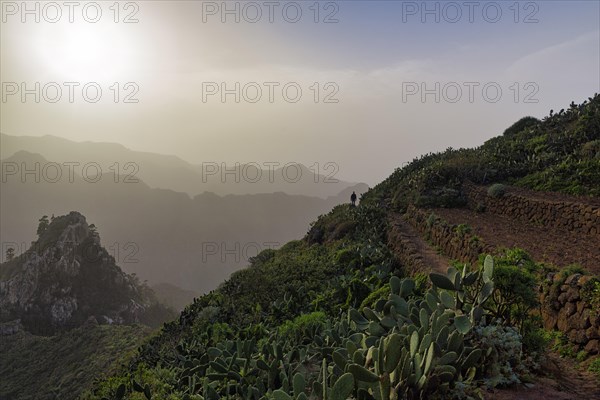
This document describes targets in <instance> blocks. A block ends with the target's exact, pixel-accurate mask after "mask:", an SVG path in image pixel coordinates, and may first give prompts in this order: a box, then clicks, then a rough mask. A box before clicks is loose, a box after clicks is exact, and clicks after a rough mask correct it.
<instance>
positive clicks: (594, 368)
mask: <svg viewBox="0 0 600 400" xmlns="http://www.w3.org/2000/svg"><path fill="white" fill-rule="evenodd" d="M588 371H590V372H593V373H594V374H596V376H597V377H598V379H600V356H598V357H596V358H594V360H593V361H592V362H591V363H590V366H589V367H588Z"/></svg>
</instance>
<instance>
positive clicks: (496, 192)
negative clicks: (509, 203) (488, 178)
mask: <svg viewBox="0 0 600 400" xmlns="http://www.w3.org/2000/svg"><path fill="white" fill-rule="evenodd" d="M487 193H488V196H490V197H493V198H495V199H498V198H500V197H502V196H504V194H505V193H506V186H504V185H503V184H501V183H495V184H493V185H492V186H490V187H489V188H488V191H487Z"/></svg>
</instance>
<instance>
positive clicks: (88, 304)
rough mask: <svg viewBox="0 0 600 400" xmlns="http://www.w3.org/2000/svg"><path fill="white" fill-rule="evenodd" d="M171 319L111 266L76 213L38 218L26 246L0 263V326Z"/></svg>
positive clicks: (53, 328) (43, 330)
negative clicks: (35, 231)
mask: <svg viewBox="0 0 600 400" xmlns="http://www.w3.org/2000/svg"><path fill="white" fill-rule="evenodd" d="M171 316H172V312H170V311H169V310H167V309H166V308H164V307H162V306H160V305H158V304H157V302H156V300H155V298H154V294H153V293H152V291H151V290H150V289H149V288H148V287H146V286H144V285H142V284H140V283H139V282H138V281H137V278H135V277H133V276H130V275H128V274H126V273H124V272H123V271H122V270H121V269H120V268H119V267H118V266H117V265H116V264H115V259H114V257H113V256H111V255H110V254H109V253H108V251H107V250H106V249H105V248H103V247H102V245H101V243H100V236H99V234H98V233H97V232H96V230H95V226H93V225H88V223H87V221H86V219H85V217H84V216H83V215H81V214H80V213H78V212H74V211H73V212H71V213H69V214H68V215H65V216H60V217H56V218H53V219H52V220H48V219H47V217H44V218H42V219H41V220H40V224H39V226H38V239H37V240H36V241H35V242H33V243H32V245H31V247H30V248H29V249H28V250H27V251H26V252H24V253H23V254H21V255H19V256H17V257H15V258H13V259H12V260H10V261H7V262H6V263H3V264H0V322H5V321H11V320H21V322H22V324H23V325H24V327H25V329H27V330H28V331H30V332H33V333H36V334H49V333H54V332H57V331H61V330H64V329H67V328H73V327H77V326H80V325H81V324H83V323H84V322H85V321H86V320H87V319H88V318H90V317H95V318H96V319H98V320H100V321H101V322H103V323H117V324H123V323H126V324H127V323H133V322H146V323H151V324H157V323H161V322H163V321H165V320H167V319H169V318H170V317H171Z"/></svg>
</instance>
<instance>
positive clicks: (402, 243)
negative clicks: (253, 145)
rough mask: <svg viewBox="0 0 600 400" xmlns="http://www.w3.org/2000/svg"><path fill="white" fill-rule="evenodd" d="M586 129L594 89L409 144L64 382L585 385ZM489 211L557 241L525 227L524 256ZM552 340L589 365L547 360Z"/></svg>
mask: <svg viewBox="0 0 600 400" xmlns="http://www.w3.org/2000/svg"><path fill="white" fill-rule="evenodd" d="M599 143H600V96H598V95H596V96H595V97H594V98H593V99H589V101H586V102H584V103H583V104H581V105H575V104H572V105H571V106H570V108H569V109H568V110H566V111H564V110H561V111H560V112H559V113H556V114H552V115H551V116H549V117H548V118H545V119H544V120H543V121H537V120H535V119H532V118H525V119H523V120H521V121H519V122H517V123H516V124H515V125H513V126H512V127H511V128H509V129H507V130H506V131H505V132H504V134H503V135H502V136H500V137H497V138H494V139H491V140H490V141H488V142H486V143H485V144H484V145H482V146H481V147H479V148H476V149H461V150H451V149H449V150H447V151H446V152H444V153H439V154H430V155H427V156H424V157H421V158H419V159H416V160H415V161H413V162H412V163H411V164H409V165H408V166H406V167H404V168H402V169H398V170H397V171H395V172H394V173H393V174H392V175H391V176H390V177H389V178H388V179H387V180H385V181H384V182H382V183H381V184H380V185H378V186H377V187H375V188H374V189H373V190H371V191H369V192H368V193H366V194H365V195H364V196H363V197H362V199H361V204H360V205H359V207H357V208H352V207H349V206H347V205H342V206H338V207H335V208H334V209H333V210H332V211H331V212H330V213H328V214H326V215H323V216H321V217H319V219H318V220H317V221H315V222H314V223H313V224H312V225H311V228H310V230H309V232H308V233H307V235H306V236H305V237H304V238H303V239H302V240H297V241H292V242H289V243H287V244H286V245H285V246H283V247H282V248H281V249H279V250H265V251H263V252H262V253H260V254H259V255H258V256H257V257H254V258H253V259H251V260H250V265H249V267H248V268H246V269H244V270H241V271H238V272H236V273H235V274H233V275H232V276H231V277H230V279H228V280H227V281H226V282H224V283H223V284H222V285H221V286H220V287H219V288H218V289H217V290H215V291H213V292H211V293H209V294H207V295H204V296H202V297H201V298H199V299H196V300H195V301H194V303H193V304H191V305H189V306H188V307H187V308H186V309H185V310H184V311H183V312H182V314H181V315H180V318H179V320H178V321H174V322H171V323H168V324H165V326H164V327H163V330H162V332H161V333H160V334H159V335H157V336H155V337H153V338H152V339H151V340H150V341H149V342H148V343H147V344H146V345H144V346H143V347H142V348H141V349H140V351H139V352H138V353H137V354H136V355H135V357H134V358H133V360H132V362H131V364H130V365H129V366H127V367H124V368H123V369H122V370H121V371H119V372H118V373H117V374H116V375H115V376H114V377H113V378H111V379H110V380H105V381H103V382H102V383H100V384H99V385H97V386H96V387H95V388H94V390H92V391H90V392H89V393H87V394H86V395H84V396H82V398H83V399H100V398H111V399H112V398H115V399H121V398H130V399H141V398H143V397H142V396H143V395H142V393H145V394H144V396H145V397H146V398H157V399H179V398H183V399H207V398H208V399H218V398H221V397H228V398H229V397H234V398H244V399H259V398H262V397H263V396H267V397H274V398H276V399H282V400H283V399H292V398H293V399H301V398H334V399H344V398H348V397H351V398H358V399H384V398H385V399H387V398H390V399H394V398H399V399H425V398H427V399H440V398H443V399H449V398H482V397H485V398H488V397H489V398H497V399H500V398H528V399H529V398H546V399H551V398H555V399H567V398H595V397H600V382H598V383H595V381H594V380H597V379H598V378H597V377H596V378H594V376H593V375H592V373H591V372H593V371H596V373H597V372H598V370H600V368H598V364H600V361H598V356H597V354H598V348H597V346H598V339H600V315H599V314H598V312H597V310H598V307H599V304H600V297H599V296H600V280H598V278H597V277H594V276H593V275H592V274H591V273H590V272H591V271H586V270H585V268H581V267H577V266H568V265H567V264H570V263H571V262H572V260H574V259H576V258H577V257H578V256H581V255H583V254H584V251H585V250H587V251H588V253H590V257H591V258H590V260H592V262H591V263H590V265H591V266H593V265H595V261H594V260H595V259H596V258H595V257H596V255H597V254H596V251H597V250H594V249H597V246H596V247H595V248H589V247H587V246H588V245H589V244H590V243H592V244H593V243H598V240H597V239H598V238H599V235H600V233H599V232H598V230H597V226H598V224H597V223H596V221H597V219H598V218H600V212H599V210H598V207H597V201H598V200H597V198H598V195H599V194H600V193H599V192H598V185H597V182H600V152H599V147H598V146H599ZM500 184H504V186H502V185H500ZM515 186H516V187H515ZM518 187H522V188H528V189H529V190H524V191H520V189H519V188H518ZM482 190H483V197H482V195H481V193H482ZM539 191H554V192H560V193H562V194H561V195H559V194H545V193H542V192H539ZM436 210H437V211H438V212H439V213H440V214H442V211H444V210H448V214H444V215H443V216H438V215H437V214H436V213H435V211H436ZM461 213H462V214H461ZM499 215H504V216H505V218H510V219H512V220H514V221H516V222H515V224H517V223H518V224H520V226H526V225H528V224H538V225H539V226H541V227H542V231H543V230H545V231H547V232H550V233H551V236H549V237H550V238H552V240H555V241H559V242H560V243H559V246H563V248H567V249H573V252H572V253H570V255H569V257H570V258H569V257H563V256H564V255H563V254H562V252H561V251H558V252H554V253H552V252H551V251H550V250H552V249H555V247H554V243H553V242H550V241H549V240H547V239H546V238H545V237H540V238H538V239H537V240H535V238H532V237H531V236H530V235H531V232H529V231H525V232H521V233H520V236H516V237H517V238H523V239H524V238H527V240H523V241H521V240H517V243H514V244H517V245H519V246H521V244H523V245H528V244H531V243H535V244H536V247H535V248H533V250H532V252H533V253H534V257H532V256H530V255H529V254H528V253H527V252H526V251H524V250H523V249H520V248H510V249H507V248H505V246H506V245H510V244H509V243H505V242H503V239H505V238H507V237H509V236H510V235H511V233H510V232H511V231H510V230H508V231H507V232H508V233H503V234H502V235H501V237H500V238H499V239H498V240H494V238H493V236H494V226H493V225H492V226H491V227H490V226H489V224H496V223H499V221H501V220H499V219H498V218H500V217H499ZM465 216H473V218H472V219H470V220H469V221H470V222H471V223H474V224H475V222H477V223H479V222H481V225H476V226H474V227H471V226H469V225H468V224H466V223H464V221H463V220H464V219H465ZM475 216H476V217H475ZM445 218H449V219H450V218H451V219H452V221H451V222H448V221H446V219H445ZM557 221H560V224H559V223H558V222H557ZM588 222H589V223H588ZM486 226H487V227H488V228H487V229H484V227H486ZM475 232H477V233H481V235H485V236H484V237H480V236H478V234H477V233H475ZM561 232H562V233H563V235H561V234H560V233H561ZM565 232H566V233H567V234H564V233H565ZM573 238H577V240H575V241H573V240H572V239H573ZM579 239H581V241H579ZM544 249H545V250H548V251H546V253H547V254H549V258H548V259H547V260H545V261H547V262H548V263H549V262H552V263H554V264H555V265H549V264H542V263H540V261H542V260H541V258H543V257H540V254H544V252H545V251H544ZM489 253H491V254H493V256H487V257H485V254H489ZM432 269H433V270H434V271H435V272H431V270H432ZM590 269H591V270H592V271H595V270H593V269H592V268H590ZM596 272H597V271H596ZM548 351H551V352H550V353H548ZM553 352H558V353H560V354H561V355H564V356H570V357H574V356H575V355H577V360H578V361H579V362H581V365H580V366H578V367H577V368H582V367H585V368H587V367H588V366H589V369H590V371H591V372H590V373H588V372H584V371H583V369H581V370H578V369H576V367H575V365H574V363H575V361H571V362H570V363H568V362H563V361H561V360H558V361H554V362H557V363H558V364H557V365H559V367H558V368H556V367H555V368H553V369H550V368H549V367H548V365H549V364H548V360H555V358H553V357H554V356H553V354H554V353H553ZM594 355H595V358H594ZM557 371H558V373H561V372H562V373H563V374H564V377H562V378H561V377H560V376H558V373H557ZM544 375H545V376H544ZM565 382H570V384H569V385H565V384H564V383H565ZM573 382H578V383H577V384H573ZM503 387H509V388H512V389H511V390H514V391H513V392H512V393H513V394H512V395H511V394H510V392H504V394H503V391H502V390H499V389H501V388H503ZM503 396H504V397H503ZM511 396H512V397H511Z"/></svg>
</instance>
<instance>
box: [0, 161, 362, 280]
mask: <svg viewBox="0 0 600 400" xmlns="http://www.w3.org/2000/svg"><path fill="white" fill-rule="evenodd" d="M88 156H89V155H88ZM36 163H38V164H39V165H40V167H39V173H30V174H29V175H25V176H22V175H21V174H20V173H15V174H14V175H11V174H9V173H8V172H10V171H11V169H10V168H13V169H14V168H18V169H21V170H23V169H24V168H22V167H23V166H25V167H27V168H29V169H31V170H34V167H33V166H34V165H35V164H36ZM45 167H46V170H45V172H44V168H45ZM58 167H59V165H57V164H56V163H54V164H52V163H49V162H48V161H47V160H46V159H45V158H44V157H42V156H41V155H39V154H34V153H29V152H24V151H21V152H18V153H17V154H15V155H13V156H11V157H9V158H7V159H5V160H2V171H3V175H2V183H1V184H2V190H1V191H0V215H1V217H2V218H1V221H0V222H1V223H0V234H1V237H2V257H4V253H5V251H6V249H7V248H8V247H10V246H12V247H16V248H17V251H16V253H17V254H19V253H21V252H23V251H25V250H26V249H27V248H28V247H29V244H30V241H31V240H33V239H34V237H32V232H35V226H34V225H36V223H37V222H36V221H37V220H38V219H39V218H40V217H41V216H42V215H48V216H51V215H53V214H55V215H61V214H67V213H69V212H70V211H72V210H77V211H79V212H81V213H82V214H84V215H85V216H86V217H87V220H88V222H89V223H93V224H95V225H96V226H97V227H98V230H99V232H101V234H102V241H103V243H104V244H105V247H106V248H107V250H108V251H109V252H110V253H111V255H113V256H114V257H115V259H116V262H117V264H118V265H120V266H121V267H122V268H123V269H124V270H126V271H127V272H130V273H132V272H135V273H137V274H138V275H139V276H140V278H141V279H148V280H149V281H150V283H151V284H155V283H160V282H168V283H171V284H174V285H177V286H179V287H182V288H184V289H191V290H196V291H206V290H210V289H213V288H215V287H216V286H217V285H218V284H219V283H220V282H222V281H223V280H224V279H225V278H227V277H228V276H229V274H230V273H231V272H233V271H235V270H237V269H239V268H241V267H242V266H244V265H246V264H247V259H248V258H249V257H251V256H253V255H255V254H257V253H258V251H259V250H262V249H264V248H267V247H276V246H278V245H280V244H283V243H285V242H287V241H289V240H292V239H295V238H298V237H301V236H302V235H303V234H304V233H306V230H307V229H308V225H309V222H310V221H312V220H314V219H315V218H316V217H317V216H318V215H320V214H322V213H324V212H326V211H328V210H330V209H331V208H332V207H333V206H335V205H336V204H340V203H343V202H348V201H349V200H348V199H349V196H350V193H351V192H352V190H356V192H357V193H362V192H364V191H366V189H367V187H366V185H357V186H354V187H350V188H348V189H346V190H343V191H342V192H341V193H340V194H339V195H337V196H332V197H329V198H327V199H321V198H317V197H311V196H300V195H289V194H286V193H281V192H278V193H272V194H253V195H227V196H218V195H216V194H213V193H203V194H201V195H198V196H195V197H193V198H192V197H190V196H189V195H187V194H186V193H179V192H175V191H172V190H166V189H153V188H151V187H149V186H148V185H147V184H146V183H144V182H143V181H141V180H140V181H139V182H137V183H127V182H126V181H125V177H124V176H115V175H114V174H104V175H102V176H101V178H100V179H99V180H98V181H97V182H95V183H90V182H88V181H89V180H94V175H95V174H94V171H91V172H90V171H88V174H86V178H87V179H88V181H86V180H84V179H83V178H82V177H81V176H80V175H79V174H77V173H76V172H77V169H75V173H74V174H73V176H72V180H71V179H70V176H69V168H68V167H66V166H60V168H61V171H60V174H62V176H61V178H60V179H56V177H57V176H58V175H57V173H58ZM36 174H37V176H36ZM36 178H37V179H36ZM36 180H37V182H36ZM53 181H56V182H54V183H53ZM115 181H118V183H115Z"/></svg>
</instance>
